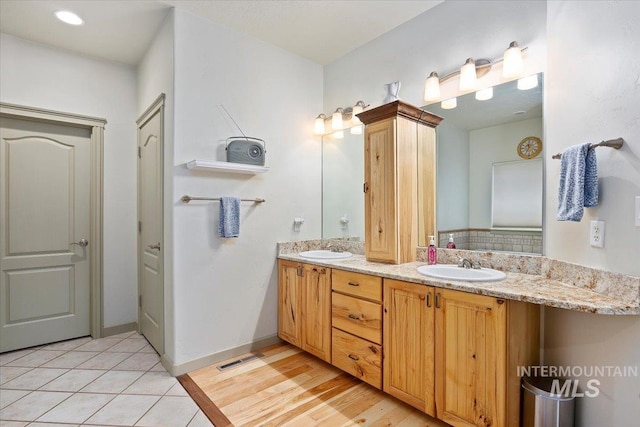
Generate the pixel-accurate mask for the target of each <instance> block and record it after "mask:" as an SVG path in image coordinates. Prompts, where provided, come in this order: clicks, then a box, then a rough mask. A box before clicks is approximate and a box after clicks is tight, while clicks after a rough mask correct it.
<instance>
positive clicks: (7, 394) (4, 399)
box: [0, 390, 31, 417]
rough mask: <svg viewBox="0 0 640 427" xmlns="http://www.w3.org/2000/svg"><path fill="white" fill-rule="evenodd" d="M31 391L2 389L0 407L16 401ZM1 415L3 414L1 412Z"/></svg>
mask: <svg viewBox="0 0 640 427" xmlns="http://www.w3.org/2000/svg"><path fill="white" fill-rule="evenodd" d="M29 393H31V391H29V390H2V391H0V409H2V408H4V407H5V406H7V405H9V404H11V403H13V402H15V401H16V400H18V399H20V398H23V397H25V396H26V395H27V394H29ZM0 417H1V414H0Z"/></svg>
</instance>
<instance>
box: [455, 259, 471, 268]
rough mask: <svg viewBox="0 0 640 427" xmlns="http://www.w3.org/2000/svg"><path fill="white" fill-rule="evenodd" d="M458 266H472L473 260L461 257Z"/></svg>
mask: <svg viewBox="0 0 640 427" xmlns="http://www.w3.org/2000/svg"><path fill="white" fill-rule="evenodd" d="M458 267H460V268H471V267H473V264H472V263H471V261H469V260H468V259H466V258H460V260H459V261H458Z"/></svg>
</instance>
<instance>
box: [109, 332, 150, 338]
mask: <svg viewBox="0 0 640 427" xmlns="http://www.w3.org/2000/svg"><path fill="white" fill-rule="evenodd" d="M129 337H140V338H142V335H140V334H139V333H137V332H136V331H129V332H123V333H121V334H118V335H109V336H108V337H107V338H120V339H125V338H129Z"/></svg>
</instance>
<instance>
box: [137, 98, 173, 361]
mask: <svg viewBox="0 0 640 427" xmlns="http://www.w3.org/2000/svg"><path fill="white" fill-rule="evenodd" d="M165 98H166V95H165V94H164V93H161V94H160V95H159V96H158V97H157V98H156V99H155V100H154V101H153V102H152V103H151V105H150V106H149V107H148V108H147V109H146V110H145V112H144V113H142V115H140V118H138V120H136V146H137V147H138V148H137V149H138V150H139V149H140V145H139V144H140V129H141V128H142V126H144V125H145V124H146V123H147V121H149V120H150V119H151V118H152V117H153V116H154V115H155V114H156V113H157V112H160V138H159V139H160V161H159V162H158V167H159V168H160V173H159V174H158V176H159V177H160V188H161V189H162V190H163V191H160V206H162V207H163V209H160V212H158V215H160V224H162V232H161V233H160V235H159V236H158V238H159V239H160V247H161V248H162V249H161V250H160V254H159V256H158V262H159V264H160V266H159V269H158V270H159V271H161V272H162V352H161V355H163V354H164V348H165V338H166V336H165V335H166V333H165V332H166V324H165V318H166V316H165V314H166V306H165V293H164V254H165V245H164V101H165ZM139 153H140V152H139V151H138V157H137V165H138V173H137V178H138V183H137V193H138V195H137V197H138V214H137V219H138V224H140V222H141V221H142V218H141V217H140V211H141V209H140V206H141V204H142V199H141V192H140V183H141V182H142V180H141V176H140V172H141V171H140V157H139ZM137 229H138V251H137V261H138V332H141V330H140V329H141V327H142V318H141V316H142V306H141V305H140V297H141V295H142V268H141V267H142V265H143V261H142V256H141V254H142V252H141V250H142V233H140V228H139V226H138V228H137Z"/></svg>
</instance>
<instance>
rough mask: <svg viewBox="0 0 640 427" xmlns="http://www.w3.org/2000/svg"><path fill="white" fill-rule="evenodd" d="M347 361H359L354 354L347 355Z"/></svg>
mask: <svg viewBox="0 0 640 427" xmlns="http://www.w3.org/2000/svg"><path fill="white" fill-rule="evenodd" d="M349 359H351V360H360V358H359V357H358V356H356V355H354V354H351V353H349Z"/></svg>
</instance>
